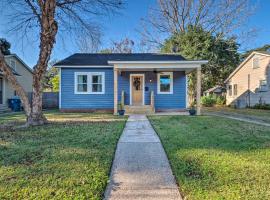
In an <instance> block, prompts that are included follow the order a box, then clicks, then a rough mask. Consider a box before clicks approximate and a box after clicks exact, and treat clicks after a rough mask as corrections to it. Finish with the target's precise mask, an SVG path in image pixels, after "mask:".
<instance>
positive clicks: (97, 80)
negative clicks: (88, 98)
mask: <svg viewBox="0 0 270 200" xmlns="http://www.w3.org/2000/svg"><path fill="white" fill-rule="evenodd" d="M92 92H102V75H101V74H93V75H92Z"/></svg>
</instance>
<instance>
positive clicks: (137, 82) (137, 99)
mask: <svg viewBox="0 0 270 200" xmlns="http://www.w3.org/2000/svg"><path fill="white" fill-rule="evenodd" d="M143 79H144V78H143V75H132V76H131V84H132V85H131V88H132V89H131V90H132V91H131V96H132V98H131V100H132V105H134V106H138V105H143V87H144V83H143V81H144V80H143Z"/></svg>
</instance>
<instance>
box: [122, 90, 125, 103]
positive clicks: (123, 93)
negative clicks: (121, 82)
mask: <svg viewBox="0 0 270 200" xmlns="http://www.w3.org/2000/svg"><path fill="white" fill-rule="evenodd" d="M121 104H122V105H125V91H124V90H122V92H121Z"/></svg>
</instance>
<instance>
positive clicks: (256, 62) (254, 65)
mask: <svg viewBox="0 0 270 200" xmlns="http://www.w3.org/2000/svg"><path fill="white" fill-rule="evenodd" d="M259 67H260V60H259V57H256V56H255V57H253V59H252V68H253V69H256V68H259Z"/></svg>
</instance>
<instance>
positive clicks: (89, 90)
mask: <svg viewBox="0 0 270 200" xmlns="http://www.w3.org/2000/svg"><path fill="white" fill-rule="evenodd" d="M78 75H86V76H87V91H86V92H78V90H77V89H78V88H77V85H78V80H77V79H78ZM95 75H101V76H102V78H101V79H102V80H101V81H102V83H101V84H102V88H101V89H102V91H101V92H93V91H92V85H93V83H92V78H93V76H95ZM74 94H105V72H74Z"/></svg>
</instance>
